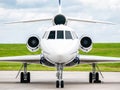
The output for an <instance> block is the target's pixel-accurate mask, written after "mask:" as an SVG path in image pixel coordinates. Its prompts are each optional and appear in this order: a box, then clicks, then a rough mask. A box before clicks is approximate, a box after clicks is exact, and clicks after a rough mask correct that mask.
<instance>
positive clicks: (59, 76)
mask: <svg viewBox="0 0 120 90" xmlns="http://www.w3.org/2000/svg"><path fill="white" fill-rule="evenodd" d="M62 74H63V64H57V73H56V76H57V81H56V88H64V81H63V75H62Z"/></svg>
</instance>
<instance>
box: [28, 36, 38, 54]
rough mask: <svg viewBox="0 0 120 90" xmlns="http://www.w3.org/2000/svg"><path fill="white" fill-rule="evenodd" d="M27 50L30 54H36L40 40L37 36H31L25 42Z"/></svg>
mask: <svg viewBox="0 0 120 90" xmlns="http://www.w3.org/2000/svg"><path fill="white" fill-rule="evenodd" d="M27 48H28V50H29V51H31V52H36V51H38V50H39V48H40V39H39V37H38V36H35V35H34V36H31V37H29V38H28V40H27Z"/></svg>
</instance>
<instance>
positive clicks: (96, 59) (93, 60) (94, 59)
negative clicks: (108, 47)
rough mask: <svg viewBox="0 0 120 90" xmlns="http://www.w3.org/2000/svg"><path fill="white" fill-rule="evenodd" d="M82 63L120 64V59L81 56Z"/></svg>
mask: <svg viewBox="0 0 120 90" xmlns="http://www.w3.org/2000/svg"><path fill="white" fill-rule="evenodd" d="M79 59H80V62H81V63H83V64H84V63H103V62H105V63H106V62H120V58H117V57H104V56H91V55H80V56H79Z"/></svg>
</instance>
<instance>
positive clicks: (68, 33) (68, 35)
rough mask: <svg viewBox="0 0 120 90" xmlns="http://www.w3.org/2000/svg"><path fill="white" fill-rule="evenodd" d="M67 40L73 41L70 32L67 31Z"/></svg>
mask: <svg viewBox="0 0 120 90" xmlns="http://www.w3.org/2000/svg"><path fill="white" fill-rule="evenodd" d="M65 39H72V35H71V33H70V31H65Z"/></svg>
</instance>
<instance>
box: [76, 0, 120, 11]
mask: <svg viewBox="0 0 120 90" xmlns="http://www.w3.org/2000/svg"><path fill="white" fill-rule="evenodd" d="M77 1H78V2H81V3H82V4H84V5H86V6H91V7H93V8H96V9H113V10H114V9H120V0H77Z"/></svg>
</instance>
